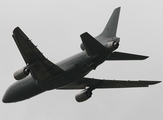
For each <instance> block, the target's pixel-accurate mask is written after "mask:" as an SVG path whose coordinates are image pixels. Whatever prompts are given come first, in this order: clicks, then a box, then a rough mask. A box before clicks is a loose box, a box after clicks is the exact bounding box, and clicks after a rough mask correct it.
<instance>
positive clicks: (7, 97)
mask: <svg viewBox="0 0 163 120" xmlns="http://www.w3.org/2000/svg"><path fill="white" fill-rule="evenodd" d="M12 101H13V100H12V96H11V95H10V91H9V89H8V90H7V91H6V92H5V94H4V96H3V98H2V102H3V103H10V102H12Z"/></svg>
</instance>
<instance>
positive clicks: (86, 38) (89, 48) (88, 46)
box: [80, 32, 106, 56]
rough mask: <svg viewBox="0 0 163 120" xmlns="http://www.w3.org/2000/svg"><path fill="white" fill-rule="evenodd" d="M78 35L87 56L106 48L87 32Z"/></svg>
mask: <svg viewBox="0 0 163 120" xmlns="http://www.w3.org/2000/svg"><path fill="white" fill-rule="evenodd" d="M80 37H81V39H82V42H83V45H84V47H85V50H86V52H87V55H88V56H93V55H96V54H97V53H99V52H101V51H103V50H105V49H106V48H105V47H104V46H103V45H102V44H101V43H100V42H98V41H97V40H96V39H95V38H93V37H92V36H91V35H90V34H89V33H87V32H85V33H83V34H81V35H80Z"/></svg>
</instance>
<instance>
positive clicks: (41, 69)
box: [12, 27, 63, 82]
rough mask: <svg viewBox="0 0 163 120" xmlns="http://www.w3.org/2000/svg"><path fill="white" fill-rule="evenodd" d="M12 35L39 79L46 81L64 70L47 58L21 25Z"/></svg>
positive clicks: (31, 69) (35, 76)
mask: <svg viewBox="0 0 163 120" xmlns="http://www.w3.org/2000/svg"><path fill="white" fill-rule="evenodd" d="M12 36H13V38H14V40H15V43H16V45H17V46H18V49H19V51H20V53H21V55H22V56H23V58H24V61H25V62H26V64H27V67H29V69H30V72H31V74H32V76H33V77H34V78H35V79H36V80H37V81H39V82H40V81H45V80H47V79H49V78H51V77H53V76H55V75H57V74H59V73H61V72H63V70H62V69H61V68H60V67H58V66H57V65H55V64H53V63H52V62H51V61H49V60H48V59H46V58H45V56H44V55H43V54H42V53H41V52H40V51H39V50H38V49H37V47H36V46H35V45H34V44H33V43H32V42H31V40H29V38H28V37H27V36H26V35H25V34H24V32H23V31H22V30H21V29H20V28H19V27H17V28H15V29H14V31H13V35H12Z"/></svg>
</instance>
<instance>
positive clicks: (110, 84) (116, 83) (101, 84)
mask: <svg viewBox="0 0 163 120" xmlns="http://www.w3.org/2000/svg"><path fill="white" fill-rule="evenodd" d="M159 82H160V81H122V80H100V79H94V78H83V79H80V80H79V81H77V82H75V83H72V84H69V85H67V86H63V87H60V88H58V89H85V88H87V87H91V88H93V89H96V88H129V87H148V86H149V85H153V84H157V83H159Z"/></svg>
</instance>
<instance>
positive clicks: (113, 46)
mask: <svg viewBox="0 0 163 120" xmlns="http://www.w3.org/2000/svg"><path fill="white" fill-rule="evenodd" d="M105 46H106V48H107V49H109V50H110V51H114V50H115V49H117V48H118V47H119V42H118V41H110V42H108V43H107V44H106V45H105Z"/></svg>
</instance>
